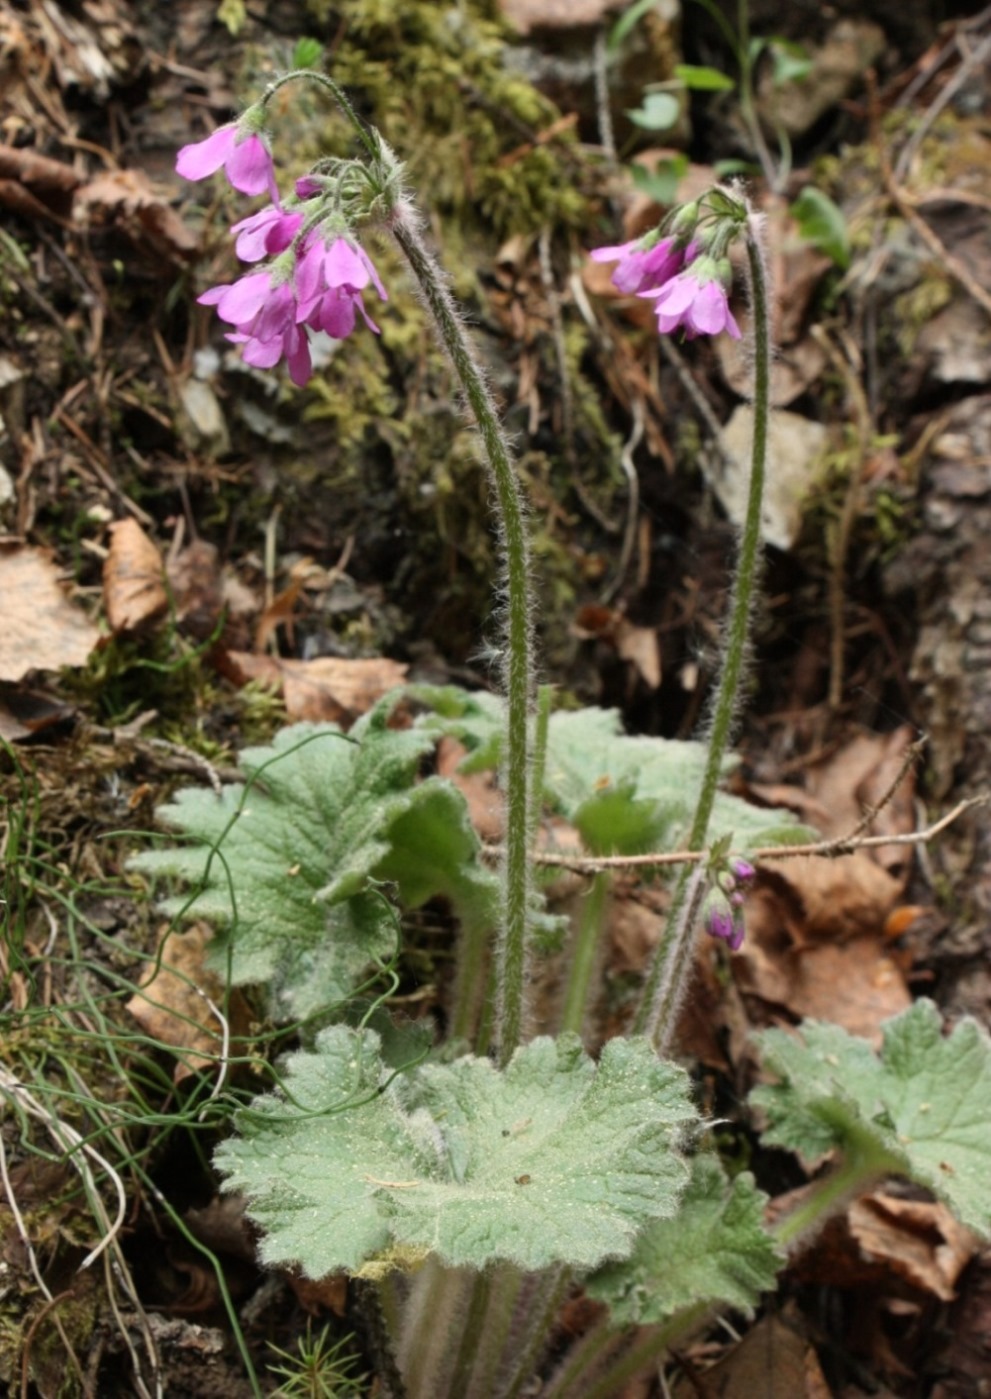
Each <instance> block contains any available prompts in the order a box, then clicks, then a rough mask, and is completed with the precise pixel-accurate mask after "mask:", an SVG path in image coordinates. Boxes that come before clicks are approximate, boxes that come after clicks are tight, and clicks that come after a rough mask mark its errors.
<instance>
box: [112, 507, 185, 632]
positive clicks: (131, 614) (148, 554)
mask: <svg viewBox="0 0 991 1399" xmlns="http://www.w3.org/2000/svg"><path fill="white" fill-rule="evenodd" d="M103 605H104V608H105V609H106V613H107V621H108V622H109V623H110V630H111V631H112V632H113V634H114V636H119V635H120V634H121V633H122V632H132V631H137V630H138V629H139V628H140V627H144V626H148V625H150V624H151V623H152V622H156V621H157V620H158V619H159V618H160V617H162V616H164V615H165V613H166V612H167V611H168V610H169V595H168V593H167V592H166V591H165V569H164V567H163V564H162V558H161V555H160V554H159V552H158V549H157V547H156V546H155V545H154V544H153V543H152V541H151V540H150V539H149V538H148V536H147V535H146V534H145V532H144V530H143V529H142V528H141V526H140V525H139V524H138V522H137V520H132V519H126V520H117V521H116V522H115V523H114V524H112V525H111V526H110V551H109V553H108V554H107V558H106V561H105V563H104V565H103Z"/></svg>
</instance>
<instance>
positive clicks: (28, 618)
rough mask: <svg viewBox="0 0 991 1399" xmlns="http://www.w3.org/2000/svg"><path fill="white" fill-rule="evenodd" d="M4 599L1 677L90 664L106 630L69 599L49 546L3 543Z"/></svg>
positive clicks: (0, 590) (0, 588)
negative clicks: (37, 546)
mask: <svg viewBox="0 0 991 1399" xmlns="http://www.w3.org/2000/svg"><path fill="white" fill-rule="evenodd" d="M0 597H2V598H3V623H4V624H3V627H2V628H0V680H21V679H23V677H24V676H25V675H27V673H28V671H31V670H59V669H61V667H62V666H81V665H85V664H86V661H87V660H88V659H89V655H90V652H91V651H92V650H93V648H94V646H95V645H96V643H97V642H98V641H99V639H100V634H99V632H98V631H97V629H96V627H95V626H94V625H93V623H92V622H91V621H90V620H89V618H88V617H87V616H86V614H85V612H83V610H82V609H81V608H80V607H77V606H76V604H75V603H73V602H70V601H69V599H68V598H67V597H66V595H65V593H64V592H63V590H62V588H61V587H60V585H59V570H58V568H57V567H56V565H55V563H54V562H53V559H52V555H51V554H50V553H49V552H48V550H45V549H29V548H26V547H24V546H22V545H15V546H14V547H13V548H9V547H6V546H0Z"/></svg>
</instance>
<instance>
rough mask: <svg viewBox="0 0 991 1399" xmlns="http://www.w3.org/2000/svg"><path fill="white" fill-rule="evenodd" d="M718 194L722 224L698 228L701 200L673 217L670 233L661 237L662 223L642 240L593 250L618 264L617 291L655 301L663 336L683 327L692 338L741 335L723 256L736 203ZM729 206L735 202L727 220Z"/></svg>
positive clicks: (603, 259) (600, 259)
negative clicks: (731, 300)
mask: <svg viewBox="0 0 991 1399" xmlns="http://www.w3.org/2000/svg"><path fill="white" fill-rule="evenodd" d="M720 195H721V196H722V198H721V200H720V201H719V203H720V205H721V207H720V209H719V212H720V214H721V215H722V219H721V222H720V221H718V220H717V221H715V222H714V223H710V224H708V225H706V226H704V227H702V226H700V225H699V213H700V209H699V204H698V203H695V204H688V205H685V206H683V208H682V209H680V210H679V211H678V213H677V214H676V215H675V216H674V218H673V219H671V220H670V221H669V225H670V233H669V234H668V235H667V236H664V237H662V236H661V234H662V231H663V225H662V228H661V229H658V230H655V231H654V232H652V233H649V234H647V235H646V237H644V238H637V239H633V240H632V241H631V242H629V243H620V244H618V245H616V246H614V247H608V248H596V249H594V251H593V252H592V254H591V256H592V259H593V261H595V262H615V263H616V268H615V270H614V272H613V274H612V281H613V285H614V286H615V287H616V288H618V290H619V291H622V292H626V293H627V295H631V296H641V297H645V298H648V299H650V300H652V301H653V302H654V310H655V312H656V314H657V328H658V330H659V331H660V332H661V334H663V335H666V334H669V333H670V332H672V331H675V330H678V329H682V330H684V332H685V335H686V337H687V338H688V339H689V340H692V339H694V338H695V336H696V335H718V334H720V332H721V331H725V332H726V333H727V335H729V336H731V337H732V338H733V339H734V340H739V339H740V327H739V326H738V325H737V323H736V320H735V318H734V316H733V313H732V311H731V310H730V308H729V297H728V294H727V292H728V288H729V286H730V283H731V281H732V270H731V268H730V264H729V261H728V260H727V258H726V256H725V246H726V244H727V242H728V241H729V236H730V232H731V231H732V230H731V226H732V223H733V221H734V219H735V218H736V217H737V214H736V207H737V206H735V205H733V204H732V201H730V200H729V199H728V198H727V197H726V196H725V195H724V194H723V192H722V191H720ZM728 205H731V206H732V214H731V218H730V219H729V220H727V218H726V207H727V206H728ZM728 226H729V227H730V232H728V231H727V228H728Z"/></svg>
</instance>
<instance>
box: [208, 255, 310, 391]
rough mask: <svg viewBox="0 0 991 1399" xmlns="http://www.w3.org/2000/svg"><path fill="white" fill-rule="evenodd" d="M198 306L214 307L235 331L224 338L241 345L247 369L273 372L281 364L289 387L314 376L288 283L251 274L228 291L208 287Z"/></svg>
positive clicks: (300, 383)
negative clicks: (286, 367) (284, 368)
mask: <svg viewBox="0 0 991 1399" xmlns="http://www.w3.org/2000/svg"><path fill="white" fill-rule="evenodd" d="M197 300H198V301H199V302H200V303H201V304H202V305H204V306H216V308H217V315H218V316H219V317H220V319H221V320H223V321H227V322H228V324H229V325H233V326H234V330H233V331H232V332H230V333H229V334H228V336H227V338H228V340H231V341H233V343H234V344H237V345H243V347H244V349H243V351H242V354H243V356H244V361H245V363H246V364H250V365H253V366H254V367H255V368H256V369H273V368H274V367H275V365H277V364H278V363H279V360H281V359H285V360H286V362H287V363H288V365H289V374H290V377H291V378H292V381H293V383H294V384H299V385H303V384H305V383H306V382H307V380H308V379H309V377H310V375H311V374H312V373H313V367H312V364H311V361H310V346H309V341H308V340H307V337H306V331H305V330H303V329H302V328H301V327H300V326H299V325H297V304H296V297H295V295H294V293H293V289H292V287H291V286H290V284H289V282H287V281H276V280H275V278H274V276H273V274H272V273H271V272H252V273H250V274H249V275H248V276H247V277H242V278H241V279H240V281H237V282H234V283H233V285H231V286H219V287H211V288H210V290H209V291H205V292H204V293H203V295H202V296H200V297H198V298H197Z"/></svg>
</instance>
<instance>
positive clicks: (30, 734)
mask: <svg viewBox="0 0 991 1399" xmlns="http://www.w3.org/2000/svg"><path fill="white" fill-rule="evenodd" d="M75 717H76V711H75V709H74V708H73V707H72V705H71V704H66V703H65V702H64V701H63V700H60V699H57V698H56V697H55V696H54V695H48V694H45V692H44V691H43V690H29V689H26V688H25V687H24V686H23V685H5V684H3V683H0V738H2V739H4V740H5V741H6V742H7V743H20V742H21V741H22V740H24V739H26V738H34V737H35V735H36V734H40V733H46V734H48V736H49V738H51V737H52V735H51V734H50V733H49V731H50V730H52V729H55V728H63V729H67V728H68V727H69V725H70V724H71V723H72V722H73V721H74V720H75Z"/></svg>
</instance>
